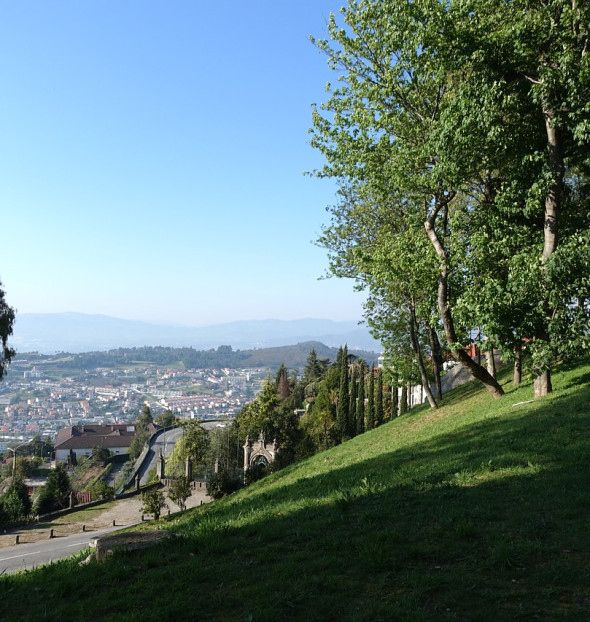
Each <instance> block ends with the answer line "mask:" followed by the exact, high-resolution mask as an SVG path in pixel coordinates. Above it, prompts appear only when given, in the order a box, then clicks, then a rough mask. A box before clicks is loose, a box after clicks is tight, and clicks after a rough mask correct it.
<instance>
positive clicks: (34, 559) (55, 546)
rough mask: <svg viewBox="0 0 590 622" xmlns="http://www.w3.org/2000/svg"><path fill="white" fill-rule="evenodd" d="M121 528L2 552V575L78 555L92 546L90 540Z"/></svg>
mask: <svg viewBox="0 0 590 622" xmlns="http://www.w3.org/2000/svg"><path fill="white" fill-rule="evenodd" d="M118 529H121V527H108V528H107V529H100V530H99V531H93V532H91V533H77V534H74V535H71V536H62V537H59V538H53V539H51V540H39V541H38V542H30V543H28V544H19V545H18V546H11V547H7V548H5V549H1V550H0V574H10V573H12V572H18V571H19V570H30V569H31V568H35V567H36V566H40V565H42V564H48V563H49V562H53V561H56V560H58V559H62V558H63V557H68V556H70V555H73V554H74V553H78V551H81V550H82V549H85V548H86V547H87V546H89V544H90V540H93V539H94V538H99V537H100V536H104V535H105V534H107V533H111V532H112V531H117V530H118Z"/></svg>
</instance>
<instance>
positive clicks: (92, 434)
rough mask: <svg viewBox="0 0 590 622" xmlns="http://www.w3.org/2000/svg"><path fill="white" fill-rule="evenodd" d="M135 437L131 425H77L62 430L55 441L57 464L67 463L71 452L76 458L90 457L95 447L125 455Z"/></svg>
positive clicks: (133, 428) (133, 427)
mask: <svg viewBox="0 0 590 622" xmlns="http://www.w3.org/2000/svg"><path fill="white" fill-rule="evenodd" d="M134 437H135V426H134V425H129V424H122V425H119V424H112V425H110V424H109V425H75V426H70V427H69V428H62V429H61V430H59V432H58V433H57V438H56V439H55V463H56V464H59V463H60V462H67V460H68V456H70V452H72V453H74V454H75V455H76V458H78V459H79V458H81V457H82V456H89V455H90V454H91V453H92V450H93V448H94V447H105V448H106V449H108V450H109V451H110V452H111V453H112V454H114V455H118V454H125V453H127V452H128V451H129V446H130V445H131V442H132V441H133V438H134Z"/></svg>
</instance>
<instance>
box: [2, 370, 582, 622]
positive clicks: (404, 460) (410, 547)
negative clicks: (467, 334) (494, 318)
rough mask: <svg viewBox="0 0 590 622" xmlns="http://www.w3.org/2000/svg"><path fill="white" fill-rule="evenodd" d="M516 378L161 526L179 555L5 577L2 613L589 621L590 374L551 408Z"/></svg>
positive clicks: (125, 557) (567, 376)
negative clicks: (495, 393)
mask: <svg viewBox="0 0 590 622" xmlns="http://www.w3.org/2000/svg"><path fill="white" fill-rule="evenodd" d="M501 382H502V383H503V385H504V388H505V389H506V392H507V393H506V395H505V396H504V397H503V398H502V399H501V400H493V399H492V398H491V397H489V396H488V394H487V393H486V392H485V391H482V390H481V389H480V388H479V387H478V386H477V385H475V384H474V383H469V384H467V385H464V386H463V387H460V388H459V389H457V390H455V391H453V392H452V393H450V394H449V395H448V396H446V397H445V399H444V400H443V403H442V407H441V408H440V409H439V410H438V411H432V410H430V409H428V408H427V406H422V407H419V408H415V409H413V410H412V411H411V413H409V414H407V415H404V416H403V417H400V418H398V419H396V420H395V421H393V422H391V423H389V424H386V425H384V426H382V427H380V428H378V429H376V430H373V431H371V432H368V433H366V434H364V435H363V436H361V437H357V438H355V439H353V440H351V441H349V442H346V443H344V444H343V445H341V446H339V447H337V448H335V449H333V450H331V451H328V452H324V453H322V454H318V455H316V456H314V457H313V458H311V459H309V460H307V461H305V462H302V463H299V464H296V465H292V466H291V467H289V468H287V469H285V470H283V471H281V472H279V473H275V474H272V475H270V476H269V477H267V478H265V479H264V480H261V481H260V482H257V483H256V484H253V485H252V486H250V487H249V488H247V489H245V490H242V491H240V492H238V493H236V494H234V495H232V496H231V497H228V498H226V499H224V500H222V501H220V502H215V503H213V504H209V505H207V506H202V507H200V508H195V509H194V510H189V511H187V512H186V513H184V514H183V515H181V516H178V515H176V516H171V517H169V518H164V519H161V520H160V521H159V527H160V528H165V529H169V530H170V531H171V532H172V533H173V534H174V536H175V537H174V538H173V539H172V540H171V541H170V542H168V543H165V544H160V545H157V546H155V547H153V548H152V549H150V550H146V551H138V552H129V553H119V554H116V555H115V556H114V557H113V558H112V559H111V560H109V561H108V562H106V563H103V564H97V563H92V564H90V565H88V566H84V567H80V566H78V561H79V559H77V560H69V561H66V562H62V563H59V564H55V565H53V566H52V567H50V568H47V569H40V570H37V571H35V572H30V573H26V574H24V575H19V576H8V577H3V578H2V579H1V580H0V616H4V617H8V614H9V613H10V615H11V617H12V619H18V620H43V619H45V620H46V619H55V620H58V619H68V620H87V619H89V615H90V614H89V613H88V612H92V615H91V618H92V619H93V620H166V619H174V620H253V621H254V620H255V621H258V620H268V621H270V620H273V621H275V620H280V619H290V620H306V621H307V620H318V621H319V620H322V621H323V620H355V621H356V620H371V621H372V622H373V621H375V620H429V621H430V620H490V619H494V620H512V619H546V620H559V619H562V618H563V619H566V618H567V619H572V620H582V619H590V570H589V569H588V565H587V563H586V562H587V559H588V558H589V556H590V530H589V529H588V524H590V523H589V519H590V495H588V490H590V486H589V485H590V474H589V473H590V470H589V469H588V468H587V461H588V455H589V452H588V450H589V443H590V440H589V439H590V434H589V432H590V429H589V428H590V426H589V420H590V365H589V364H585V365H579V366H577V367H571V368H563V369H559V370H556V373H555V375H554V388H555V391H554V393H553V394H552V395H550V396H547V397H545V398H541V399H539V400H535V401H534V402H531V401H530V400H532V386H531V383H530V382H525V383H524V384H523V386H521V387H519V388H516V389H515V388H513V387H512V385H511V383H510V370H505V371H503V372H502V374H501ZM48 603H51V606H50V607H48Z"/></svg>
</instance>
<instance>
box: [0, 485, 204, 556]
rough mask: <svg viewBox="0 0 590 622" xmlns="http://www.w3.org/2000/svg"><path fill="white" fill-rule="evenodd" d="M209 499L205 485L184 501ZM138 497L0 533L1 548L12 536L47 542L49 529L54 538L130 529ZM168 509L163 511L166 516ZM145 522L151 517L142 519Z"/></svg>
mask: <svg viewBox="0 0 590 622" xmlns="http://www.w3.org/2000/svg"><path fill="white" fill-rule="evenodd" d="M162 491H163V492H164V495H165V496H166V502H167V504H168V507H169V509H170V513H172V514H173V513H175V512H178V511H179V508H178V506H177V505H175V504H174V503H172V501H170V499H168V494H167V489H165V488H164V489H162ZM210 500H211V499H210V498H209V497H208V496H207V493H206V490H205V486H204V485H203V486H202V487H201V488H199V485H198V484H197V488H196V489H195V490H193V494H192V495H191V496H190V497H189V498H188V499H187V500H186V507H187V508H192V507H196V506H198V505H202V504H204V503H208V502H209V501H210ZM141 506H142V502H141V497H140V496H137V497H131V498H130V499H120V500H118V501H114V502H113V504H112V505H111V506H110V507H107V508H106V509H105V508H104V507H102V506H98V507H96V508H90V509H87V510H81V511H79V512H73V513H72V514H67V515H66V516H61V517H60V518H56V519H54V520H53V521H51V522H47V523H43V524H41V525H28V526H25V527H20V528H18V529H12V530H10V531H7V532H5V533H2V534H0V548H4V547H7V546H14V544H15V536H16V535H18V536H19V543H22V544H24V543H27V542H37V541H39V540H46V539H47V538H49V536H50V532H51V530H53V535H54V537H61V536H66V535H69V534H73V533H80V532H81V531H87V532H89V536H90V537H92V532H93V531H96V530H98V529H104V528H106V527H111V526H113V525H114V526H116V527H121V528H124V527H129V526H131V525H135V524H137V523H140V522H141ZM167 512H168V510H166V509H165V510H164V511H163V514H164V513H167ZM145 518H146V520H148V519H149V518H151V517H147V516H146V517H145Z"/></svg>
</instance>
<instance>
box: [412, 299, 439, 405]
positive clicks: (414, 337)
mask: <svg viewBox="0 0 590 622" xmlns="http://www.w3.org/2000/svg"><path fill="white" fill-rule="evenodd" d="M417 328H418V322H417V321H416V310H415V309H414V303H413V301H412V302H411V303H410V341H411V342H412V350H413V351H414V357H415V358H416V362H417V363H418V369H419V370H420V379H421V380H422V388H423V389H424V391H425V392H426V398H427V399H428V403H429V404H430V408H438V404H437V403H436V402H435V400H434V396H433V395H432V391H431V390H430V383H429V382H428V375H427V373H426V367H425V365H424V357H423V356H422V349H421V348H420V342H419V341H418V331H417Z"/></svg>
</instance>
